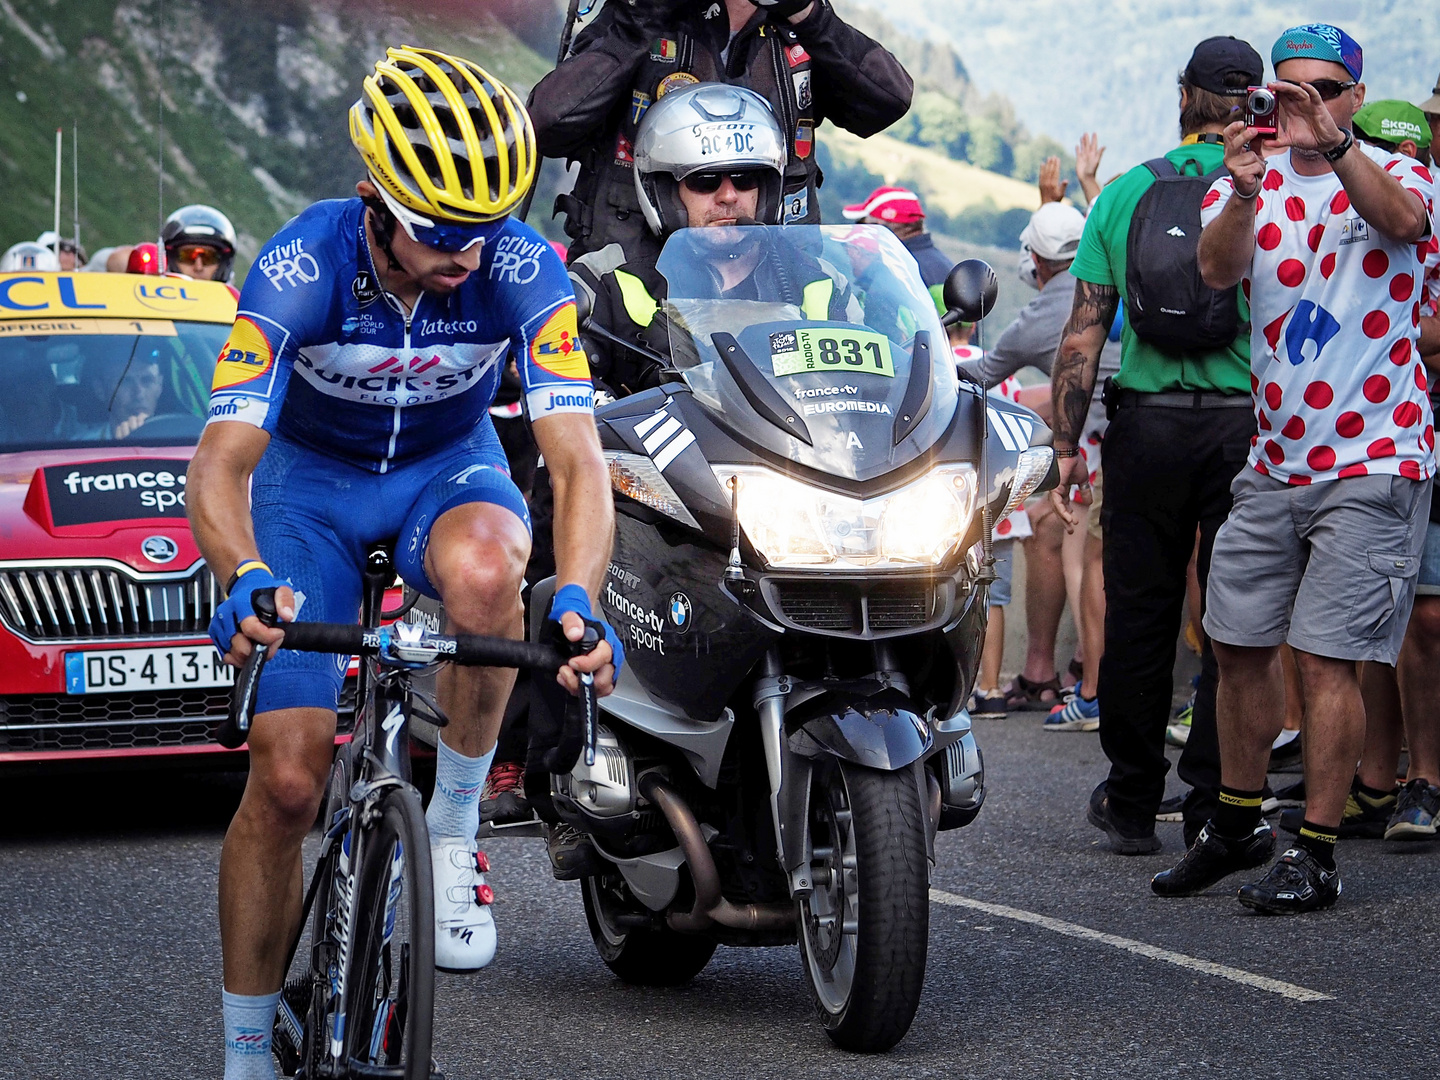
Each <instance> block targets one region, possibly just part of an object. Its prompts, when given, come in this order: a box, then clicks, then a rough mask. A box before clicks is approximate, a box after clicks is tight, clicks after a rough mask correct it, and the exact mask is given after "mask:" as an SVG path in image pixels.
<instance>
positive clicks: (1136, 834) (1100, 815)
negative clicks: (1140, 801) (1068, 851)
mask: <svg viewBox="0 0 1440 1080" xmlns="http://www.w3.org/2000/svg"><path fill="white" fill-rule="evenodd" d="M1085 820H1086V821H1088V822H1090V824H1091V825H1094V826H1095V827H1096V828H1097V829H1099V830H1100V831H1101V832H1103V833H1104V834H1105V835H1106V836H1108V837H1109V838H1110V850H1111V851H1113V852H1115V854H1117V855H1154V854H1155V853H1156V852H1157V851H1159V850H1160V847H1161V844H1160V838H1159V837H1158V836H1156V835H1155V823H1154V822H1153V821H1152V822H1149V823H1148V824H1149V828H1148V829H1147V828H1146V827H1145V826H1144V825H1136V824H1133V823H1131V822H1128V821H1122V820H1121V819H1120V818H1118V817H1116V816H1115V815H1114V813H1112V812H1111V810H1110V797H1109V796H1108V795H1106V794H1105V785H1104V784H1101V785H1100V786H1099V787H1098V788H1096V789H1095V791H1094V793H1093V794H1092V795H1091V796H1090V805H1089V806H1088V807H1087V808H1086V810H1085Z"/></svg>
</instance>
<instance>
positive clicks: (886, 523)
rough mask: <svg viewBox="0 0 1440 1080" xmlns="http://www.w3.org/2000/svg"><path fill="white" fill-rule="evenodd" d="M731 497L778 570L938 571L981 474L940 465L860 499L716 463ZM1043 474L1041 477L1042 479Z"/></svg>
mask: <svg viewBox="0 0 1440 1080" xmlns="http://www.w3.org/2000/svg"><path fill="white" fill-rule="evenodd" d="M711 468H712V469H713V470H714V471H715V478H716V479H717V480H719V481H720V486H721V487H722V488H724V489H725V490H726V491H727V492H729V491H730V490H731V487H730V485H731V482H732V478H733V479H734V481H735V482H737V483H738V484H739V493H738V500H737V511H738V514H739V517H740V526H741V528H743V529H744V530H745V535H746V536H748V537H749V538H750V543H751V544H752V545H754V547H755V550H756V551H758V552H759V553H760V555H761V556H762V557H763V558H764V559H765V562H766V564H767V565H768V566H770V567H773V568H775V569H803V570H860V569H876V568H881V569H884V568H894V569H901V568H908V567H933V566H939V565H940V564H941V563H943V562H944V561H945V560H946V558H948V557H949V556H950V554H951V553H952V552H954V550H955V549H956V548H957V547H958V546H959V545H960V541H961V540H962V539H964V536H965V532H966V530H967V529H968V528H969V527H970V519H971V518H972V517H973V516H974V513H975V494H976V483H975V470H974V468H973V467H971V466H970V465H969V464H956V465H940V466H937V467H935V468H934V469H932V470H930V472H928V473H926V474H925V475H924V476H922V477H921V478H920V479H918V480H915V481H913V482H911V483H909V484H906V485H905V486H904V487H902V488H900V489H898V490H896V491H892V492H890V493H889V494H886V495H877V496H875V497H874V498H870V499H857V498H854V497H852V496H849V495H841V494H838V493H836V492H833V491H826V490H824V489H823V488H818V487H812V486H811V485H809V484H806V483H802V482H801V481H799V480H793V479H791V478H790V477H788V476H783V475H781V474H780V473H778V472H775V471H773V470H771V469H767V468H763V467H761V466H755V465H712V466H711ZM1042 475H1043V474H1042Z"/></svg>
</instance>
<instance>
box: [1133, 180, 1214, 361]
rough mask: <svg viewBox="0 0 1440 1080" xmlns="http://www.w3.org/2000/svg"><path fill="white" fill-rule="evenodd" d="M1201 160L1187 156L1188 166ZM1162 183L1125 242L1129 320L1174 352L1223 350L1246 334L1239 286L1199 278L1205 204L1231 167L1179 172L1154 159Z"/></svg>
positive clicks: (1138, 210)
mask: <svg viewBox="0 0 1440 1080" xmlns="http://www.w3.org/2000/svg"><path fill="white" fill-rule="evenodd" d="M1192 165H1194V166H1195V168H1196V169H1197V170H1198V168H1199V166H1198V164H1197V163H1196V162H1194V161H1193V160H1192V161H1187V162H1186V163H1185V166H1186V168H1188V167H1190V166H1192ZM1145 167H1146V168H1147V169H1149V170H1150V171H1151V172H1152V173H1154V174H1155V183H1153V184H1151V185H1150V188H1149V190H1147V191H1146V192H1145V194H1144V195H1142V196H1140V202H1139V203H1138V204H1136V207H1135V213H1134V214H1133V215H1132V216H1131V218H1130V233H1129V236H1128V238H1127V240H1126V243H1125V318H1126V319H1128V320H1129V322H1130V328H1131V329H1132V330H1134V331H1135V333H1136V334H1137V335H1138V336H1139V337H1140V339H1141V340H1142V341H1146V342H1148V343H1149V344H1151V345H1154V346H1156V347H1157V348H1160V349H1165V350H1167V351H1182V350H1183V351H1190V350H1195V349H1218V348H1220V347H1222V346H1225V345H1229V344H1230V343H1231V342H1232V341H1234V340H1235V337H1236V335H1237V334H1238V333H1239V332H1240V308H1239V303H1238V301H1237V299H1236V291H1235V289H1233V288H1231V289H1223V290H1216V289H1212V288H1210V287H1209V286H1208V285H1206V284H1205V282H1204V281H1203V280H1202V279H1201V277H1200V260H1199V257H1198V255H1197V249H1198V248H1199V245H1200V202H1201V200H1203V199H1204V198H1205V193H1206V192H1207V191H1209V190H1210V185H1211V184H1213V183H1214V182H1215V181H1216V180H1217V179H1218V178H1219V177H1220V176H1221V175H1222V174H1223V173H1224V171H1225V167H1224V166H1223V165H1222V166H1220V168H1218V169H1216V170H1215V171H1214V172H1211V173H1207V174H1205V175H1203V176H1202V175H1200V174H1199V172H1198V171H1197V172H1194V173H1187V172H1184V171H1180V170H1177V169H1176V168H1175V166H1174V165H1173V164H1171V162H1170V161H1169V160H1168V159H1166V158H1163V157H1160V158H1155V159H1154V160H1153V161H1147V162H1146V163H1145Z"/></svg>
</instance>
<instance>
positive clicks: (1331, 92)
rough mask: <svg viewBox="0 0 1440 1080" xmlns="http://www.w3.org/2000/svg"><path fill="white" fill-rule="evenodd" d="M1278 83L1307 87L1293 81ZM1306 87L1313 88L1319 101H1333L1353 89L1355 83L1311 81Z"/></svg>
mask: <svg viewBox="0 0 1440 1080" xmlns="http://www.w3.org/2000/svg"><path fill="white" fill-rule="evenodd" d="M1280 81H1281V82H1283V83H1288V84H1289V85H1291V86H1305V85H1307V84H1305V83H1302V82H1296V81H1295V80H1294V79H1281V80H1280ZM1308 85H1310V86H1313V87H1314V88H1315V92H1316V93H1317V94H1319V95H1320V100H1321V101H1334V100H1335V99H1336V98H1338V97H1339V96H1340V95H1341V94H1343V93H1344V92H1345V91H1346V90H1351V89H1353V88H1354V86H1355V81H1354V80H1353V79H1352V80H1351V81H1350V82H1340V81H1339V80H1338V79H1311V80H1310V82H1309V84H1308Z"/></svg>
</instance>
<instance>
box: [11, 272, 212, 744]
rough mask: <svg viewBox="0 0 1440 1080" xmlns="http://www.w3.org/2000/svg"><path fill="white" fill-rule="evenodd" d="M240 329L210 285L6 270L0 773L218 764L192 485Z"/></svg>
mask: <svg viewBox="0 0 1440 1080" xmlns="http://www.w3.org/2000/svg"><path fill="white" fill-rule="evenodd" d="M234 318H235V298H234V295H233V294H232V293H231V291H230V290H229V289H228V288H227V287H226V286H224V285H221V284H216V283H213V282H205V281H190V280H188V279H176V278H157V277H140V276H134V275H127V274H63V273H19V274H0V372H3V374H4V391H3V393H0V766H8V767H13V766H15V765H17V764H21V763H35V762H52V763H53V762H56V761H57V760H81V759H87V760H94V759H105V758H137V757H155V756H168V755H209V754H225V753H227V751H225V750H223V749H222V748H221V747H220V746H218V745H217V744H216V743H215V742H214V740H213V738H212V734H213V732H214V729H215V726H216V724H217V722H218V721H219V719H220V718H221V717H223V715H224V713H225V709H226V706H227V702H228V698H229V688H230V685H231V682H232V672H231V670H230V669H229V668H226V667H225V666H224V665H223V664H221V663H220V660H219V657H218V656H217V655H216V653H215V649H214V647H213V646H212V645H211V644H210V640H209V638H208V637H207V629H208V627H209V624H210V618H211V615H212V614H213V612H214V610H215V606H216V603H217V602H218V600H219V599H220V589H219V586H218V585H217V584H216V582H215V580H214V578H213V577H212V576H211V574H210V571H209V570H208V569H207V568H206V566H205V564H204V562H203V561H202V560H201V558H200V553H199V551H198V550H197V549H196V546H195V541H194V539H193V538H192V537H191V535H190V529H189V525H188V523H187V522H186V519H185V470H186V468H187V466H188V464H189V459H190V455H191V454H192V453H193V451H194V447H195V443H196V441H197V440H198V438H199V436H200V432H201V430H202V428H203V427H204V424H205V419H206V415H207V411H208V407H209V395H210V383H211V377H212V375H213V373H214V368H215V361H216V358H217V357H218V356H219V355H220V352H221V349H222V348H223V347H224V345H225V343H226V336H227V332H228V330H229V327H230V325H231V323H232V322H233V321H234ZM217 760H218V759H217ZM197 764H198V762H197Z"/></svg>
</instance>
